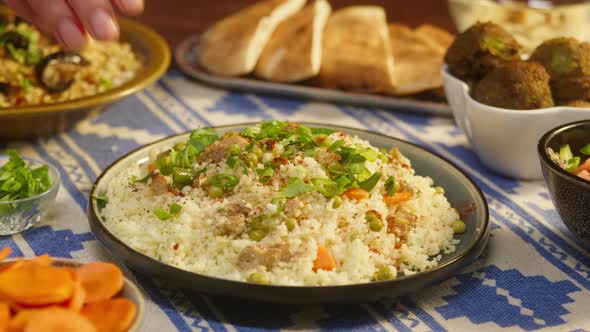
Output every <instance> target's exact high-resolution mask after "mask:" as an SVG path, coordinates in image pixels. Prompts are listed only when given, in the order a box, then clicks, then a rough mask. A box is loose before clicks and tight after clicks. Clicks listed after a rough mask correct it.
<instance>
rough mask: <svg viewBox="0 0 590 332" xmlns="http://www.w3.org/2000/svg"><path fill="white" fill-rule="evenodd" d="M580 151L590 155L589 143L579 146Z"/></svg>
mask: <svg viewBox="0 0 590 332" xmlns="http://www.w3.org/2000/svg"><path fill="white" fill-rule="evenodd" d="M580 153H582V154H583V155H586V156H590V143H588V144H586V145H585V146H584V147H583V148H581V149H580Z"/></svg>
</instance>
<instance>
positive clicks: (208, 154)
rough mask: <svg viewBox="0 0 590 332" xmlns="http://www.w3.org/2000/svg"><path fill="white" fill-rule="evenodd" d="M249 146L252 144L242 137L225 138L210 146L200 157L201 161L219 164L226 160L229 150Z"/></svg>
mask: <svg viewBox="0 0 590 332" xmlns="http://www.w3.org/2000/svg"><path fill="white" fill-rule="evenodd" d="M248 144H250V142H249V141H248V139H246V138H244V137H242V136H228V137H223V138H222V139H220V140H219V141H217V142H215V143H213V144H211V145H209V146H208V147H207V148H206V149H205V151H204V152H203V154H202V155H201V156H200V157H199V161H210V162H213V163H218V162H220V161H222V160H223V159H225V157H226V156H227V152H228V151H229V149H231V148H233V147H234V146H238V147H239V148H241V149H244V148H246V147H247V146H248Z"/></svg>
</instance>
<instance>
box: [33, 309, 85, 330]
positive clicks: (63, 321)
mask: <svg viewBox="0 0 590 332" xmlns="http://www.w3.org/2000/svg"><path fill="white" fill-rule="evenodd" d="M23 331H24V332H95V331H96V328H95V327H94V325H92V323H91V322H90V321H89V320H88V319H87V318H86V317H84V316H82V315H81V314H79V313H76V312H73V311H69V310H66V309H59V308H51V309H46V310H38V311H36V312H34V313H33V314H32V315H31V317H30V319H29V321H28V322H26V324H25V326H24V330H23Z"/></svg>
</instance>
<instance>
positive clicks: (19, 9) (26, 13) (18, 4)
mask: <svg viewBox="0 0 590 332" xmlns="http://www.w3.org/2000/svg"><path fill="white" fill-rule="evenodd" d="M5 3H6V4H7V5H8V6H9V7H10V8H12V10H14V11H15V12H16V15H17V16H18V17H20V18H22V19H24V20H26V21H28V22H31V23H34V24H35V25H36V26H37V28H38V29H39V30H41V32H43V33H45V34H48V33H49V34H51V33H52V31H51V30H50V29H49V28H48V27H46V26H45V25H44V24H40V23H39V22H38V21H39V19H38V18H37V15H36V14H35V12H34V11H33V8H31V6H30V5H29V3H28V2H26V1H22V0H6V1H5Z"/></svg>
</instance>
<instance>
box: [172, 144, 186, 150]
mask: <svg viewBox="0 0 590 332" xmlns="http://www.w3.org/2000/svg"><path fill="white" fill-rule="evenodd" d="M185 148H186V143H184V142H178V143H176V144H175V145H174V150H176V151H182V150H184V149H185Z"/></svg>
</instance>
